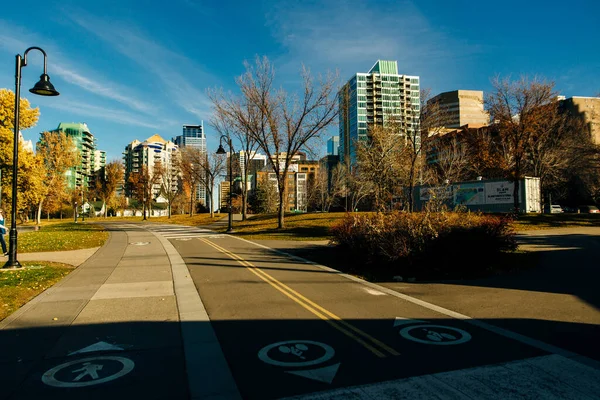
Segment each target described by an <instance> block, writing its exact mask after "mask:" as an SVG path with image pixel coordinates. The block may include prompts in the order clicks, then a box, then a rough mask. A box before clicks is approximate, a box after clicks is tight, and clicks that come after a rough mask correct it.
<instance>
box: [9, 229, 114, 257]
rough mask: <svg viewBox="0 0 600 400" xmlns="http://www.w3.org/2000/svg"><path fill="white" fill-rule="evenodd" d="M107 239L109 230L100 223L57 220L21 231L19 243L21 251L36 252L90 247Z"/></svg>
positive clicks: (96, 245)
mask: <svg viewBox="0 0 600 400" xmlns="http://www.w3.org/2000/svg"><path fill="white" fill-rule="evenodd" d="M6 239H7V241H8V237H6ZM107 239H108V232H107V231H106V230H105V229H104V228H103V227H102V226H100V225H96V224H89V223H78V224H76V223H74V222H55V223H46V224H43V225H42V228H41V229H40V230H38V231H28V232H21V233H19V236H18V241H17V244H18V251H19V253H34V252H40V251H65V250H78V249H89V248H92V247H99V246H102V245H103V244H104V242H106V240H107Z"/></svg>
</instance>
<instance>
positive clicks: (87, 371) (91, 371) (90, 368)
mask: <svg viewBox="0 0 600 400" xmlns="http://www.w3.org/2000/svg"><path fill="white" fill-rule="evenodd" d="M101 369H102V364H92V363H91V362H86V363H83V367H81V368H79V369H76V370H74V371H73V372H81V374H79V375H77V378H75V379H73V381H75V382H77V381H79V380H81V378H83V377H84V376H86V375H89V376H90V378H92V379H98V378H99V376H98V371H100V370H101Z"/></svg>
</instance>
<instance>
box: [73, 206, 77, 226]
mask: <svg viewBox="0 0 600 400" xmlns="http://www.w3.org/2000/svg"><path fill="white" fill-rule="evenodd" d="M73 218H75V223H77V202H75V207H73Z"/></svg>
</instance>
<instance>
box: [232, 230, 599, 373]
mask: <svg viewBox="0 0 600 400" xmlns="http://www.w3.org/2000/svg"><path fill="white" fill-rule="evenodd" d="M231 237H234V238H236V239H238V240H242V241H244V242H246V243H251V244H253V245H255V246H258V247H262V248H263V249H267V250H270V251H273V252H275V253H278V254H282V255H285V256H287V257H290V258H292V259H294V260H297V261H300V262H303V263H305V264H309V265H313V266H315V267H317V268H320V269H322V270H324V271H328V272H333V273H335V274H336V275H339V276H342V277H344V278H346V279H349V280H351V281H354V282H357V283H360V284H361V285H365V286H367V287H370V288H372V289H374V290H378V291H381V292H383V293H386V294H389V295H390V296H394V297H397V298H399V299H402V300H406V301H409V302H411V303H414V304H417V305H419V306H421V307H424V308H427V309H429V310H432V311H435V312H438V313H440V314H443V315H446V316H448V317H452V318H455V319H459V320H462V321H464V322H467V323H469V324H471V325H474V326H477V327H479V328H482V329H485V330H487V331H490V332H493V333H495V334H498V335H501V336H504V337H507V338H509V339H513V340H516V341H518V342H521V343H524V344H527V345H529V346H532V347H535V348H537V349H540V350H543V351H546V352H549V353H554V354H558V355H561V356H563V357H567V358H571V359H574V360H575V361H578V362H581V363H584V364H587V365H589V366H592V367H594V368H600V363H599V362H597V361H595V360H592V359H590V358H588V357H585V356H582V355H580V354H577V353H574V352H572V351H569V350H565V349H563V348H560V347H557V346H554V345H551V344H548V343H545V342H542V341H541V340H537V339H533V338H530V337H528V336H525V335H521V334H520V333H516V332H512V331H509V330H507V329H504V328H500V327H497V326H494V325H491V324H488V323H487V322H483V321H480V320H478V319H474V318H472V317H469V316H468V315H464V314H460V313H458V312H456V311H452V310H448V309H447V308H444V307H440V306H438V305H435V304H432V303H429V302H426V301H424V300H420V299H417V298H415V297H411V296H408V295H406V294H403V293H400V292H396V291H395V290H392V289H388V288H386V287H384V286H380V285H377V284H375V283H371V282H367V281H365V280H363V279H360V278H357V277H356V276H352V275H348V274H345V273H342V272H340V271H338V270H336V269H333V268H329V267H326V266H325V265H321V264H317V263H315V262H312V261H309V260H307V259H305V258H302V257H298V256H295V255H292V254H289V253H286V252H284V251H281V250H276V249H272V248H270V247H267V246H264V245H262V244H260V243H255V242H251V241H250V240H247V239H243V238H240V237H237V236H231Z"/></svg>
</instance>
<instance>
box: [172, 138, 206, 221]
mask: <svg viewBox="0 0 600 400" xmlns="http://www.w3.org/2000/svg"><path fill="white" fill-rule="evenodd" d="M195 152H198V156H197V158H198V159H200V158H201V155H200V153H201V152H200V149H198V148H196V147H191V146H186V147H183V148H182V149H181V162H180V164H179V169H180V170H181V181H182V184H183V188H182V190H183V192H184V193H185V194H186V195H187V197H188V198H189V214H190V217H191V216H192V215H194V204H195V203H196V195H197V193H198V186H199V185H200V183H201V180H200V177H199V176H198V171H200V170H201V167H200V165H198V163H197V161H196V160H195V158H196V156H195V154H193V153H195ZM207 206H208V207H210V206H211V205H210V204H208V205H207Z"/></svg>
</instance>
